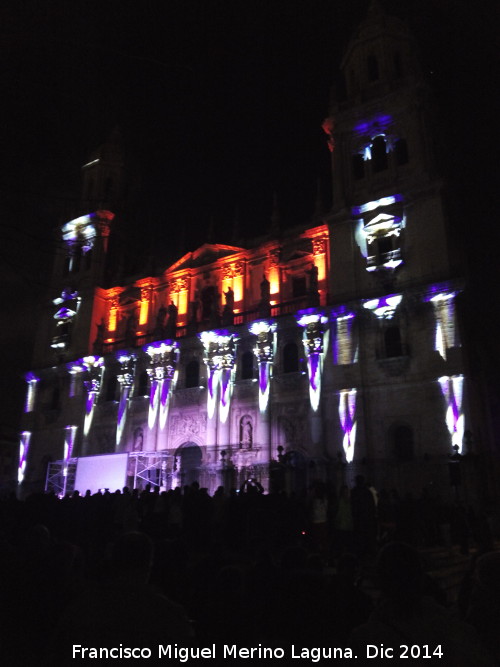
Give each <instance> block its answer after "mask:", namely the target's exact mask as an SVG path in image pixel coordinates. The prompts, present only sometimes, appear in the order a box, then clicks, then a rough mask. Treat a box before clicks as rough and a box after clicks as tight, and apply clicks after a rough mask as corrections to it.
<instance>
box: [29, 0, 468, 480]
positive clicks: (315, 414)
mask: <svg viewBox="0 0 500 667" xmlns="http://www.w3.org/2000/svg"><path fill="white" fill-rule="evenodd" d="M341 68H342V72H343V75H344V78H345V87H346V94H345V96H344V97H343V98H342V99H339V100H334V101H333V102H332V106H331V109H330V113H329V116H328V118H327V119H326V120H325V122H324V125H323V129H324V131H325V138H326V141H327V142H328V146H329V148H330V151H331V156H332V179H333V180H332V187H333V206H332V209H331V211H330V212H329V213H328V214H326V215H324V216H323V217H322V218H321V219H318V220H316V221H315V222H314V224H313V225H304V226H302V227H300V228H296V229H293V230H292V229H291V230H288V231H287V232H283V233H278V234H276V235H275V236H273V235H272V234H270V235H269V237H268V238H267V239H265V240H264V241H260V242H255V243H253V244H248V245H247V247H234V246H230V245H222V244H216V243H213V244H205V245H203V246H202V247H200V248H198V249H197V250H195V251H193V252H189V253H187V254H185V255H184V256H183V257H180V258H179V259H178V260H177V261H176V262H175V263H174V264H172V265H171V266H169V267H168V268H166V269H165V270H164V271H163V272H161V273H160V274H156V275H150V276H147V275H146V276H143V277H141V278H139V279H137V280H135V281H134V282H131V283H127V284H116V285H115V284H113V285H109V284H108V282H107V280H106V279H105V276H106V262H107V253H108V239H109V237H110V235H112V234H113V228H114V225H115V224H116V223H115V219H114V215H113V212H111V210H108V208H109V207H107V206H106V205H105V203H106V193H109V191H110V190H112V189H113V187H114V184H115V183H116V180H117V169H118V168H119V160H118V159H117V158H116V155H115V154H114V153H113V151H109V150H108V151H107V152H106V151H101V152H100V153H98V154H96V156H94V158H93V159H92V160H91V161H90V162H89V163H88V164H87V165H85V167H84V180H85V192H86V193H87V196H88V198H89V199H91V198H92V197H91V193H92V191H99V192H102V193H105V194H103V197H102V201H103V205H102V206H101V207H100V208H99V209H98V210H96V211H95V212H91V213H88V214H85V215H82V216H80V217H78V218H76V219H74V220H71V221H70V222H67V223H66V224H65V225H63V226H62V228H61V229H60V230H59V235H60V237H59V238H60V240H61V244H60V249H59V252H58V256H57V257H56V261H55V266H54V275H53V284H54V285H56V286H57V288H55V289H54V292H53V294H52V295H51V298H50V302H49V305H50V308H47V312H46V314H45V317H44V318H42V320H41V322H40V328H39V334H38V339H37V349H36V354H35V357H36V359H35V365H34V370H33V371H32V372H31V373H29V374H28V375H27V376H26V381H27V397H26V406H25V415H24V427H23V429H24V430H23V432H22V434H21V453H20V462H19V482H20V483H21V484H22V485H24V486H25V487H26V489H28V488H35V487H36V486H37V485H38V487H40V486H44V485H47V486H48V488H53V489H55V490H56V491H57V492H59V493H64V492H67V491H69V490H71V489H72V488H74V487H75V483H76V482H75V480H76V479H77V478H78V467H79V466H80V465H81V464H82V462H85V460H87V459H88V460H90V459H92V460H97V461H99V460H102V462H103V466H102V467H103V469H104V468H106V465H108V464H107V463H106V464H105V460H106V461H109V460H110V457H111V460H116V461H121V462H122V463H121V464H120V465H122V468H121V470H122V478H123V480H124V483H128V484H129V485H133V486H136V487H139V488H140V487H143V486H144V485H145V484H147V483H150V484H152V485H156V486H159V487H160V488H164V489H169V488H173V487H176V486H180V485H184V484H189V483H191V482H193V481H197V482H198V483H199V484H200V485H201V486H203V487H207V488H208V489H209V490H210V492H213V491H214V490H215V489H216V488H217V487H218V486H220V485H223V486H225V487H226V488H230V487H240V486H241V485H242V484H244V483H245V482H249V481H250V480H256V483H258V484H260V485H262V487H264V489H266V490H270V489H272V488H275V489H284V490H286V491H287V492H291V491H295V492H300V491H303V490H305V489H306V488H307V487H308V486H309V485H310V484H311V483H313V482H314V481H316V480H323V481H330V482H334V483H336V484H337V485H338V484H341V483H343V482H351V481H352V478H353V477H354V475H355V474H359V473H362V474H364V475H365V476H366V477H367V478H369V479H370V481H372V482H373V483H374V484H375V485H376V486H378V487H386V488H393V487H394V488H398V489H400V490H402V489H405V490H410V491H415V492H419V491H420V490H421V489H422V487H423V486H425V485H426V484H440V485H443V484H444V485H445V486H446V487H447V488H449V487H450V465H451V464H450V461H451V462H453V456H454V457H459V456H460V455H461V454H463V453H465V452H466V448H467V433H468V429H469V428H470V426H469V421H470V414H469V396H468V385H467V379H466V377H465V371H464V359H463V354H462V347H461V341H460V331H459V326H458V322H457V300H459V299H460V293H461V291H462V290H463V288H464V285H463V283H462V280H461V278H460V272H459V271H458V270H457V259H456V257H455V256H454V253H453V251H452V249H451V247H450V244H449V230H448V222H447V218H446V212H445V207H444V198H443V189H442V183H441V181H440V179H439V176H438V174H437V173H436V169H435V156H434V155H433V143H432V140H431V133H430V129H429V127H430V116H429V99H428V98H429V94H428V89H427V86H426V84H425V82H424V79H423V76H422V73H421V71H420V68H419V65H418V62H417V61H416V59H415V55H414V48H413V44H412V39H411V36H410V34H409V32H408V30H407V28H406V27H405V26H404V25H403V24H402V23H401V22H400V21H399V20H397V19H394V18H391V17H388V16H386V15H385V14H384V13H383V12H382V11H381V10H380V9H379V8H378V7H377V5H376V3H373V4H372V6H371V8H370V10H369V12H368V15H367V17H366V20H365V21H364V22H363V23H362V24H361V26H360V27H359V29H358V31H357V33H356V34H355V36H354V37H353V38H352V40H351V42H350V44H349V46H348V48H347V50H346V53H345V55H344V58H343V61H342V65H341ZM464 443H465V444H464ZM95 457H102V459H95ZM112 457H115V459H112ZM47 470H48V472H47ZM451 477H453V476H452V475H451ZM252 483H254V482H252ZM451 483H452V484H453V479H452V480H451ZM102 486H107V484H106V483H105V481H104V482H103V483H102ZM79 490H80V491H85V489H84V488H82V489H79ZM110 490H112V491H113V490H114V488H111V489H110Z"/></svg>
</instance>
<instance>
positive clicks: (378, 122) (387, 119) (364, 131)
mask: <svg viewBox="0 0 500 667" xmlns="http://www.w3.org/2000/svg"><path fill="white" fill-rule="evenodd" d="M392 122H393V120H392V116H389V115H387V114H378V115H377V116H374V117H373V118H372V119H371V120H369V121H366V120H364V121H361V122H359V123H357V124H356V125H355V126H354V127H353V128H352V129H353V132H355V133H356V134H358V135H361V136H365V135H366V136H369V137H371V138H373V137H374V136H376V135H378V134H380V131H381V130H383V129H386V128H387V127H389V126H390V125H391V124H392Z"/></svg>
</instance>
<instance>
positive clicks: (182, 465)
mask: <svg viewBox="0 0 500 667" xmlns="http://www.w3.org/2000/svg"><path fill="white" fill-rule="evenodd" d="M175 455H176V458H177V469H178V471H179V482H180V485H181V486H189V485H190V484H192V483H193V482H199V478H200V466H201V462H202V458H203V456H202V453H201V449H200V447H199V446H198V445H197V444H196V443H194V442H185V443H183V444H182V445H181V446H180V447H179V449H178V450H177V452H176V454H175Z"/></svg>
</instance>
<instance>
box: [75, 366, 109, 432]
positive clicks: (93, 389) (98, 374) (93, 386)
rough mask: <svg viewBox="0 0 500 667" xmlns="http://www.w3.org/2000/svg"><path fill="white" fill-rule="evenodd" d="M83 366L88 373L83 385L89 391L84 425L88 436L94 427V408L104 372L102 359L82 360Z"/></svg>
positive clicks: (84, 430)
mask: <svg viewBox="0 0 500 667" xmlns="http://www.w3.org/2000/svg"><path fill="white" fill-rule="evenodd" d="M80 363H81V365H82V366H83V367H84V368H85V369H86V371H87V379H86V380H84V382H83V384H84V386H85V389H86V390H87V400H86V403H85V420H84V425H83V434H84V436H87V435H88V434H89V431H90V427H91V425H92V418H93V416H94V407H95V403H96V399H97V396H98V394H99V390H100V388H101V378H102V370H103V358H102V357H93V356H90V357H84V358H83V359H81V360H80Z"/></svg>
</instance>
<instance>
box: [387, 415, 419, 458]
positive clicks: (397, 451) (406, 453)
mask: <svg viewBox="0 0 500 667" xmlns="http://www.w3.org/2000/svg"><path fill="white" fill-rule="evenodd" d="M391 431H392V432H391V438H390V439H391V441H392V442H391V445H392V452H393V454H394V458H395V459H396V461H399V462H400V463H404V462H405V461H411V460H412V459H413V457H414V448H413V429H412V428H411V426H407V425H405V424H400V425H399V426H395V427H393V428H392V429H391Z"/></svg>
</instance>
